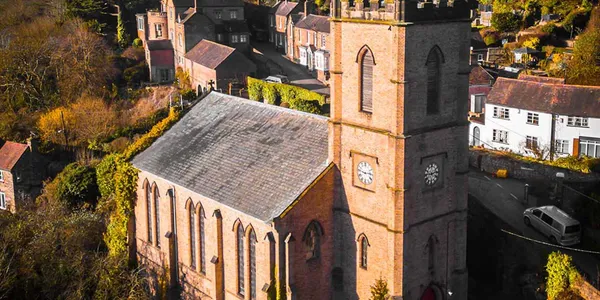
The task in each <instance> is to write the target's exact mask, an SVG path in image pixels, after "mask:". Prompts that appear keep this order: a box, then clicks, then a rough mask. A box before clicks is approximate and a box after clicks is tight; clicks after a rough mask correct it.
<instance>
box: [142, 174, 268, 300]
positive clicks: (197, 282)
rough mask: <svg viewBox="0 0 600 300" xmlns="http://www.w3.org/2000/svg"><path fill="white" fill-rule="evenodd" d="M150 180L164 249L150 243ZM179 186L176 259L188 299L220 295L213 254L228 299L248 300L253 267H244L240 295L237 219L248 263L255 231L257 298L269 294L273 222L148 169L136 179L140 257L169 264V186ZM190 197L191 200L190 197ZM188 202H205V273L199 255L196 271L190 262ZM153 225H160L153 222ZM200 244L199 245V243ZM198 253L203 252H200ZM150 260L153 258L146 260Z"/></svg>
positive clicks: (176, 193) (165, 264)
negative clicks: (157, 198)
mask: <svg viewBox="0 0 600 300" xmlns="http://www.w3.org/2000/svg"><path fill="white" fill-rule="evenodd" d="M146 180H147V181H148V182H149V184H150V185H152V184H153V183H156V185H157V187H158V189H159V191H160V195H161V198H160V211H159V215H160V235H159V236H160V238H161V248H157V247H156V246H155V243H152V244H149V243H148V242H147V241H148V237H147V236H148V234H147V232H148V230H147V228H148V227H147V222H148V219H147V215H148V214H147V210H146V209H147V206H146V199H145V191H144V186H145V182H146ZM171 188H172V189H174V190H175V195H176V198H177V201H176V209H175V214H176V220H177V235H176V236H177V242H178V243H177V249H178V256H179V259H178V264H179V276H180V277H179V278H180V280H181V281H182V286H183V288H184V298H189V299H198V298H204V297H207V296H208V297H210V298H211V299H215V298H216V290H215V284H216V282H217V278H216V265H215V264H213V263H211V262H210V261H211V259H212V258H213V257H217V258H218V260H220V261H221V262H222V263H223V264H224V286H225V298H226V299H250V293H249V286H250V279H249V268H246V269H245V270H246V271H245V284H244V286H245V288H246V295H245V297H241V296H239V295H238V293H237V280H238V276H237V255H236V253H237V252H236V251H237V247H236V245H237V242H236V231H235V229H236V226H237V223H238V222H241V224H242V226H243V228H244V230H245V234H246V238H245V239H244V240H245V245H244V250H245V252H246V253H245V255H244V261H245V264H248V262H249V260H248V258H249V256H248V253H247V251H248V249H249V248H248V234H249V232H250V231H249V228H253V229H254V231H255V234H256V238H257V243H256V272H257V273H256V276H257V277H256V278H257V280H256V289H257V292H256V296H257V297H256V299H265V300H266V299H267V293H265V292H263V291H261V289H262V287H263V286H264V285H265V284H269V283H270V282H271V280H270V276H271V271H270V268H271V267H272V266H271V265H270V242H269V240H268V239H265V237H266V236H267V234H268V233H271V234H274V235H276V234H275V232H274V228H273V226H272V224H271V223H265V222H263V221H261V220H258V219H255V218H253V217H250V216H248V215H245V214H243V213H240V212H238V211H235V210H233V209H231V208H229V207H227V206H224V205H221V204H220V203H218V202H215V201H213V200H211V199H208V198H205V197H202V196H200V195H198V194H196V193H194V192H192V191H189V190H187V189H185V188H182V187H180V186H178V185H174V184H172V183H169V182H167V181H165V180H163V179H161V178H159V177H157V176H154V175H152V174H149V173H147V172H144V171H142V172H140V175H139V181H138V189H137V190H138V198H137V201H136V203H135V208H134V211H135V216H136V217H135V222H136V223H135V228H136V235H135V236H136V237H135V240H136V242H137V251H138V258H139V259H140V260H141V261H142V262H145V264H146V265H149V266H152V265H155V266H161V265H163V266H169V250H168V246H167V245H168V239H167V238H166V237H165V234H166V233H167V232H168V231H171V228H170V220H171V216H170V215H171V209H170V204H169V201H170V200H169V197H168V196H167V191H168V190H169V189H171ZM190 199H191V200H190ZM188 201H192V202H193V204H194V205H198V204H200V205H202V207H203V209H204V216H203V217H204V228H205V257H204V259H205V260H206V274H202V273H201V272H200V260H198V261H197V270H194V269H192V268H191V267H190V262H191V256H190V255H191V248H190V232H189V228H190V227H189V226H190V225H189V215H188V208H189V204H188ZM217 210H219V211H220V213H221V216H222V221H223V223H222V224H223V231H222V232H223V236H222V239H223V249H222V251H223V257H219V256H218V255H219V249H218V248H217V221H216V219H217V217H216V216H217V214H215V211H217ZM151 211H152V216H154V214H155V212H154V208H153V207H152V208H151ZM153 228H156V227H155V225H153ZM197 249H199V246H198V248H197ZM198 253H199V252H198ZM148 260H149V261H148Z"/></svg>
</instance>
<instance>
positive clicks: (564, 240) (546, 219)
mask: <svg viewBox="0 0 600 300" xmlns="http://www.w3.org/2000/svg"><path fill="white" fill-rule="evenodd" d="M523 221H524V222H525V225H527V226H531V227H533V228H535V229H537V230H539V231H540V232H541V233H542V234H543V235H545V236H547V237H548V239H550V241H551V242H552V243H554V244H560V245H563V246H570V245H575V244H578V243H579V242H580V241H581V224H580V223H579V221H577V220H575V219H573V218H572V217H571V216H569V215H568V214H567V213H566V212H564V211H562V210H560V209H559V208H558V207H556V206H553V205H549V206H541V207H531V208H528V209H526V210H525V212H523Z"/></svg>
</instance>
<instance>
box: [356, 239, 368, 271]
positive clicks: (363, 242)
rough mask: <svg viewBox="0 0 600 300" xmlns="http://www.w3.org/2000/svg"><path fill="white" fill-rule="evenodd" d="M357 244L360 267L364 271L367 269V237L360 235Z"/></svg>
mask: <svg viewBox="0 0 600 300" xmlns="http://www.w3.org/2000/svg"><path fill="white" fill-rule="evenodd" d="M358 242H359V244H360V267H361V268H364V269H366V268H367V251H368V249H367V248H368V247H369V240H368V239H367V236H366V235H364V234H361V235H360V236H359V237H358Z"/></svg>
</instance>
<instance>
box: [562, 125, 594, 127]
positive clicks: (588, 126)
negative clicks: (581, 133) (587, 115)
mask: <svg viewBox="0 0 600 300" xmlns="http://www.w3.org/2000/svg"><path fill="white" fill-rule="evenodd" d="M567 127H575V128H590V126H577V125H567Z"/></svg>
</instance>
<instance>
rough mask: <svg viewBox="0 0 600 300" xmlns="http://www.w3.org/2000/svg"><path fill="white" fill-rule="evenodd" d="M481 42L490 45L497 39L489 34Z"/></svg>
mask: <svg viewBox="0 0 600 300" xmlns="http://www.w3.org/2000/svg"><path fill="white" fill-rule="evenodd" d="M483 42H484V43H485V44H486V46H490V45H493V44H496V42H498V41H497V40H496V36H495V35H493V34H490V35H488V36H486V37H484V38H483Z"/></svg>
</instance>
